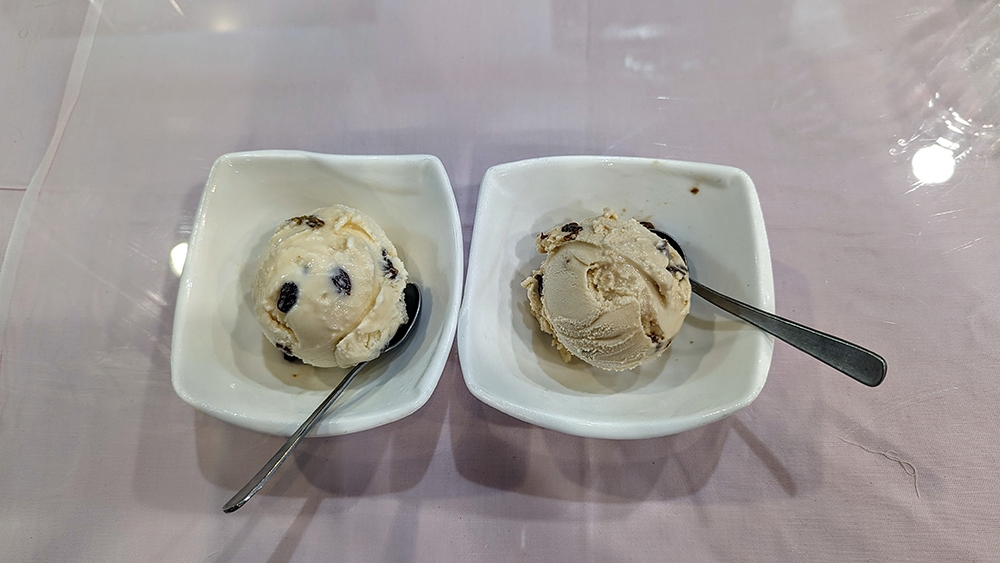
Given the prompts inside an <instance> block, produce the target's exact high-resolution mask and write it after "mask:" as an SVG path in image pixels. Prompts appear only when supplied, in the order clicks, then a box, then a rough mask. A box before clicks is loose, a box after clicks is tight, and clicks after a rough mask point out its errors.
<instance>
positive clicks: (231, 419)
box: [170, 149, 465, 437]
mask: <svg viewBox="0 0 1000 563" xmlns="http://www.w3.org/2000/svg"><path fill="white" fill-rule="evenodd" d="M264 158H273V159H276V160H289V159H302V158H307V159H315V158H318V159H321V160H324V161H326V162H333V163H349V162H358V161H378V160H384V161H398V162H413V163H417V162H421V161H427V162H430V164H431V167H432V169H433V171H434V176H435V178H436V180H435V181H433V182H430V183H429V186H430V187H431V188H432V189H431V190H430V191H431V192H435V191H437V192H440V193H441V194H442V195H443V196H444V197H443V199H444V202H445V204H446V205H445V209H444V210H443V211H444V212H445V214H446V215H447V218H448V223H449V226H450V229H449V230H450V231H451V232H450V234H451V238H452V241H453V242H452V244H451V245H450V246H451V248H450V249H449V248H448V247H447V246H444V245H441V246H439V248H442V249H443V250H447V251H449V252H448V253H449V254H450V255H451V256H452V258H453V260H452V264H451V267H450V269H449V271H447V272H445V275H446V277H447V279H448V281H449V282H450V283H451V284H452V285H453V286H454V290H453V291H452V292H449V295H448V300H447V302H446V303H445V304H444V306H445V312H444V313H445V314H444V322H443V323H442V325H441V327H440V329H439V330H438V332H437V334H436V335H433V337H434V338H435V339H436V341H437V343H436V345H435V346H434V348H432V349H431V351H430V358H429V359H428V364H427V367H426V368H425V369H424V371H423V373H422V374H421V375H420V376H419V378H418V379H417V385H416V386H415V387H416V389H417V391H418V394H417V396H416V398H415V399H414V400H413V401H409V402H406V403H400V404H399V405H398V406H397V407H396V408H392V409H389V410H386V411H382V412H379V413H368V414H365V415H357V416H356V417H355V419H354V421H355V424H354V425H353V426H356V427H358V428H356V429H350V428H349V429H347V430H345V431H341V430H335V431H333V432H326V431H324V429H323V426H322V424H320V425H318V426H317V428H316V429H315V430H314V431H313V432H311V433H310V437H325V436H335V435H345V434H351V433H355V432H361V431H364V430H368V429H371V428H376V427H378V426H382V425H385V424H389V423H391V422H395V421H398V420H400V419H402V418H405V417H407V416H409V415H410V414H413V413H414V412H416V411H417V410H419V409H420V408H421V407H422V406H423V405H425V404H426V403H427V401H428V400H429V399H430V397H431V395H432V394H433V392H434V390H435V389H436V388H437V385H438V383H439V381H440V379H441V375H442V374H443V373H444V368H445V365H446V364H447V361H448V357H449V355H450V351H451V348H452V344H453V342H454V340H455V338H456V335H457V329H458V313H459V310H460V307H461V299H459V298H457V297H456V295H461V293H462V290H463V285H464V278H463V276H462V273H463V271H464V268H465V255H464V252H463V247H464V240H463V238H464V237H463V233H462V223H461V218H460V216H459V213H458V203H457V201H456V199H455V192H454V189H453V188H452V185H451V178H450V177H449V176H448V172H447V170H446V169H445V168H444V165H443V164H442V163H441V160H440V159H439V158H438V157H436V156H434V155H431V154H395V155H394V154H387V155H360V154H359V155H349V154H348V155H344V154H326V153H318V152H311V151H303V150H286V149H265V150H254V151H238V152H231V153H226V154H223V155H221V156H219V157H218V158H217V159H216V160H215V162H214V163H213V164H212V167H211V168H210V170H209V173H208V176H207V178H206V180H205V185H204V187H203V189H202V193H201V197H200V199H199V202H198V208H197V211H196V212H195V218H194V223H193V225H192V229H191V235H190V236H189V237H188V240H187V242H188V254H187V257H186V259H185V264H189V263H190V260H191V258H192V256H193V253H197V252H204V251H205V250H200V249H201V248H202V247H203V246H204V245H206V244H208V243H207V242H206V241H204V240H203V239H204V238H205V237H206V236H207V235H206V231H205V222H206V213H205V210H206V207H207V205H208V202H209V201H210V200H211V199H212V197H213V194H214V193H215V192H216V184H215V179H216V175H217V172H218V169H219V168H220V167H221V166H222V165H224V164H225V163H227V162H230V161H232V160H235V159H264ZM192 275H193V274H192V273H191V270H190V268H184V269H183V270H182V272H181V276H180V283H179V288H178V294H177V300H176V302H175V309H174V318H173V327H172V330H171V351H170V366H171V370H170V371H171V377H170V379H171V385H172V387H173V389H174V392H175V393H176V394H177V395H178V397H180V398H181V399H182V400H183V401H184V402H186V403H187V404H189V405H191V406H192V407H194V408H195V409H196V410H198V411H200V412H203V413H205V414H207V415H210V416H212V417H215V418H217V419H220V420H223V421H225V422H228V423H231V424H234V425H236V426H240V427H243V428H247V429H250V430H254V431H257V432H263V433H266V434H272V435H281V436H287V435H290V434H291V432H293V431H294V430H295V428H292V429H291V430H290V431H287V432H286V429H284V428H282V426H286V425H287V422H283V421H280V420H277V419H275V418H274V417H263V418H262V417H260V416H259V415H253V414H247V413H245V412H234V411H231V410H228V409H226V408H222V407H220V406H219V405H217V404H215V403H212V402H211V401H207V400H206V399H205V397H200V396H197V394H192V393H191V392H190V391H189V389H188V387H187V386H186V385H185V382H186V381H187V379H188V378H189V377H191V375H190V374H187V375H185V374H184V373H181V369H180V363H181V361H182V359H183V358H184V357H185V354H186V348H185V346H184V338H183V334H184V330H185V328H184V327H185V325H186V322H184V319H185V318H187V316H188V312H187V311H188V308H189V307H190V306H191V293H192V290H193V287H194V283H193V280H192V279H191V276H192ZM429 336H431V335H429ZM428 374H432V375H431V376H430V377H428ZM317 405H318V403H317Z"/></svg>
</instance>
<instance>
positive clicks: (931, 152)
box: [910, 143, 955, 184]
mask: <svg viewBox="0 0 1000 563" xmlns="http://www.w3.org/2000/svg"><path fill="white" fill-rule="evenodd" d="M910 164H911V165H912V166H913V175H914V176H916V177H917V180H919V181H920V182H922V183H924V184H941V183H944V182H947V181H948V180H950V179H951V177H952V176H953V175H954V174H955V152H954V151H952V150H951V149H948V148H945V147H943V146H941V145H939V144H937V143H935V144H933V145H927V146H926V147H922V148H920V149H918V150H917V152H915V153H913V159H912V161H911V162H910Z"/></svg>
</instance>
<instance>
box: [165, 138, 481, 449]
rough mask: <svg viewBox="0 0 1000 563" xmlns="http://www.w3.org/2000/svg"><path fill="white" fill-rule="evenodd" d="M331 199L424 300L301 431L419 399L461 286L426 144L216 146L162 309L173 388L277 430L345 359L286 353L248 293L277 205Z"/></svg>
mask: <svg viewBox="0 0 1000 563" xmlns="http://www.w3.org/2000/svg"><path fill="white" fill-rule="evenodd" d="M337 203H341V204H344V205H348V206H351V207H355V208H357V209H360V210H361V211H363V212H364V213H366V214H368V215H369V216H371V217H372V218H373V219H375V221H376V222H377V223H378V224H379V225H381V226H382V228H383V229H384V230H385V232H386V234H387V235H388V236H389V238H390V240H392V241H393V242H394V243H395V245H396V248H397V249H398V251H399V254H400V256H401V257H402V259H403V261H404V263H405V264H406V269H407V270H408V271H409V273H410V281H412V282H415V283H417V284H418V285H419V286H420V290H421V296H422V298H423V311H422V313H421V316H420V319H419V321H418V325H417V326H416V327H415V333H414V334H413V335H412V336H411V337H410V339H411V340H410V341H409V342H408V343H407V344H405V345H404V346H403V347H401V349H400V350H398V351H396V352H393V353H392V354H391V355H390V356H389V357H387V358H383V359H381V360H379V361H376V362H373V363H372V364H371V365H370V366H368V367H367V368H365V369H364V370H363V371H362V372H361V373H360V374H359V375H358V377H357V379H355V381H354V383H352V384H351V386H350V387H349V388H348V389H347V391H346V392H345V393H344V395H343V397H341V399H340V400H339V401H338V402H337V404H335V405H334V407H333V408H332V409H331V410H330V413H329V414H328V415H327V416H326V419H325V420H323V421H322V422H320V424H319V425H318V426H317V428H316V430H315V431H314V433H313V434H311V435H316V436H330V435H337V434H347V433H350V432H358V431H361V430H366V429H369V428H374V427H376V426H380V425H383V424H386V423H389V422H393V421H395V420H399V419H401V418H403V417H405V416H407V415H409V414H410V413H412V412H414V411H416V410H417V409H418V408H420V407H421V406H422V405H423V404H424V403H425V402H427V399H428V398H429V397H430V395H431V393H432V392H433V391H434V388H435V386H436V385H437V382H438V379H440V377H441V373H442V371H443V369H444V365H445V362H446V361H447V359H448V354H449V351H450V349H451V344H452V341H453V339H454V335H455V326H456V323H457V318H458V308H459V295H460V293H461V288H462V268H463V249H462V230H461V223H460V221H459V217H458V206H457V205H456V203H455V196H454V193H453V192H452V189H451V183H450V182H449V181H448V175H447V173H446V172H445V170H444V167H443V166H442V165H441V161H439V160H438V159H437V158H435V157H433V156H426V155H412V156H336V155H325V154H315V153H307V152H299V151H259V152H247V153H237V154H228V155H225V156H223V157H221V158H219V159H218V160H217V161H216V163H215V165H214V166H213V167H212V171H211V173H210V175H209V178H208V182H207V183H206V184H205V191H204V193H203V194H202V198H201V204H200V206H199V208H198V215H197V217H196V219H195V225H194V230H193V232H192V234H191V240H190V242H189V247H188V253H187V259H186V261H185V264H184V270H183V274H182V276H181V284H180V291H179V292H178V297H177V310H176V314H175V317H174V332H173V343H172V350H171V371H172V380H173V385H174V389H175V390H176V392H177V394H178V395H179V396H180V397H181V398H182V399H184V400H185V401H187V402H188V403H190V404H191V405H192V406H193V407H195V408H196V409H198V410H200V411H202V412H205V413H207V414H210V415H212V416H214V417H217V418H220V419H222V420H225V421H227V422H231V423H233V424H236V425H239V426H243V427H246V428H250V429H252V430H257V431H260V432H267V433H270V434H278V435H283V436H287V435H289V434H291V433H292V432H294V431H295V430H296V429H297V428H298V426H299V425H300V424H301V423H302V421H304V420H305V419H306V417H307V416H308V415H309V414H310V413H312V411H313V410H314V409H315V408H316V407H317V406H318V405H319V404H320V402H321V401H322V399H323V398H324V397H326V395H328V394H329V392H330V390H331V389H332V388H333V387H334V386H335V385H336V384H337V383H338V382H339V381H340V380H341V379H342V378H343V376H344V375H345V374H346V372H347V370H343V369H336V368H330V369H320V368H314V367H312V366H307V365H303V364H293V363H289V362H286V361H285V360H284V359H282V355H281V352H279V351H278V350H277V349H276V348H275V347H274V346H272V345H271V344H270V343H268V341H267V340H266V339H265V338H264V335H263V333H262V332H261V330H260V327H259V326H258V324H257V321H256V319H255V317H254V313H253V306H252V302H251V298H250V289H251V284H252V283H253V278H254V275H255V273H256V266H257V258H258V256H259V255H260V252H261V250H262V249H263V248H264V246H265V244H266V243H267V241H268V239H270V237H271V235H272V234H273V233H274V230H275V228H277V226H278V225H279V224H281V222H282V221H284V220H285V219H288V218H289V217H295V216H297V215H303V214H305V213H308V212H310V211H312V210H314V209H317V208H319V207H325V206H329V205H334V204H337Z"/></svg>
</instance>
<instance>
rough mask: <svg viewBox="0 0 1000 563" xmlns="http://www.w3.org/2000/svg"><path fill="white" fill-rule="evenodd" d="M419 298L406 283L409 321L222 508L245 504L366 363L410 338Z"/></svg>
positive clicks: (417, 290) (346, 378) (350, 374)
mask: <svg viewBox="0 0 1000 563" xmlns="http://www.w3.org/2000/svg"><path fill="white" fill-rule="evenodd" d="M420 301H421V300H420V288H418V287H417V285H416V284H413V283H408V284H406V287H404V288H403V302H404V303H405V305H406V317H407V319H406V322H405V323H403V324H402V325H400V327H399V328H397V329H396V333H395V334H393V335H392V338H390V339H389V342H388V343H387V344H386V345H385V347H384V348H383V349H382V352H381V353H380V354H379V355H378V357H377V358H375V360H371V361H368V362H361V363H360V364H358V365H356V366H354V367H353V368H351V371H349V372H348V373H347V375H345V376H344V379H343V380H341V382H340V383H339V384H338V385H337V387H336V388H334V390H333V391H332V392H331V393H330V395H329V396H328V397H327V398H326V399H324V400H323V402H322V403H320V405H319V407H317V408H316V410H315V411H313V413H312V414H311V415H309V418H307V419H306V421H305V422H303V423H302V426H299V429H298V430H296V431H295V433H294V434H292V435H291V436H289V437H288V440H286V441H285V443H284V445H282V446H281V449H279V450H278V451H277V452H276V453H275V454H274V455H273V456H272V457H271V459H269V460H268V461H267V463H265V464H264V467H262V468H261V469H260V471H258V472H257V474H256V475H254V476H253V478H252V479H250V482H248V483H247V484H246V485H244V486H243V488H242V489H240V490H239V492H237V493H236V494H235V495H233V498H231V499H229V502H227V503H226V504H225V505H224V506H223V507H222V511H223V512H225V513H230V512H235V511H237V510H239V508H240V507H241V506H243V505H244V504H246V502H247V501H248V500H250V498H251V497H253V496H254V495H255V494H257V491H259V490H260V489H261V488H262V487H263V486H264V484H265V483H267V481H268V479H270V478H271V476H272V475H274V473H275V472H276V471H277V470H278V468H279V467H281V464H283V463H285V460H287V459H288V456H290V455H291V454H292V451H293V450H294V449H295V447H296V446H298V445H299V442H301V441H302V439H303V438H305V437H306V434H308V433H309V431H310V430H312V429H313V427H315V426H316V424H317V423H318V422H319V421H320V419H322V418H323V415H324V414H326V411H327V410H329V408H330V406H331V405H332V404H333V403H334V402H335V401H336V400H337V399H339V398H340V396H341V395H342V394H343V393H344V390H345V389H347V386H348V385H350V384H351V382H352V381H354V378H355V377H356V376H357V375H358V373H359V372H360V371H361V370H362V369H363V368H364V367H365V366H366V365H368V364H369V363H371V362H373V361H376V360H378V359H379V358H382V357H384V355H385V354H386V353H388V352H389V351H390V350H392V349H394V348H396V347H398V346H399V345H400V344H402V343H403V342H404V341H406V339H407V338H409V336H410V334H411V333H412V332H413V327H414V326H416V324H417V319H418V317H419V316H420Z"/></svg>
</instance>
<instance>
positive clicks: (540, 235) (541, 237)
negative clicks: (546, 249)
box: [538, 233, 549, 240]
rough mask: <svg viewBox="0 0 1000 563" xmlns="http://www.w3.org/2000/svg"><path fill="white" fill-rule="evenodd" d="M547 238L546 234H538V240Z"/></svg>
mask: <svg viewBox="0 0 1000 563" xmlns="http://www.w3.org/2000/svg"><path fill="white" fill-rule="evenodd" d="M547 238H549V234H548V233H538V240H545V239H547Z"/></svg>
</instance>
